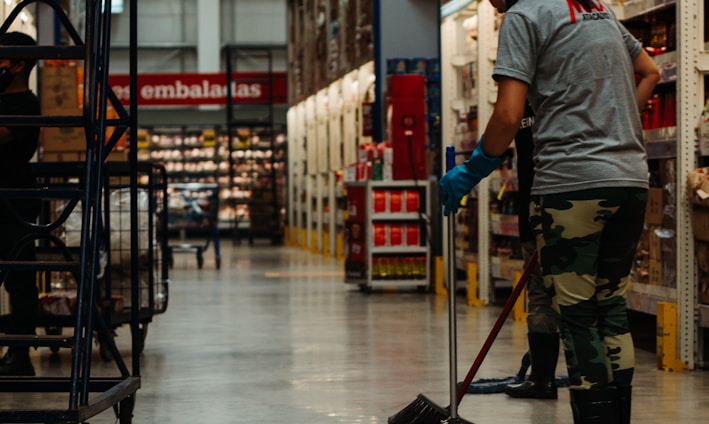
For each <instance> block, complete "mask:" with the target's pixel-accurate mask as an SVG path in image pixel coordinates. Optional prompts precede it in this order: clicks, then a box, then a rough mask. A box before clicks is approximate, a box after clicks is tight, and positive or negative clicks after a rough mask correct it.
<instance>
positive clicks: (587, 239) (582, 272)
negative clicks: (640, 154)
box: [530, 188, 647, 388]
mask: <svg viewBox="0 0 709 424" xmlns="http://www.w3.org/2000/svg"><path fill="white" fill-rule="evenodd" d="M646 201H647V190H645V189H638V188H602V189H594V190H582V191H577V192H569V193H560V194H551V195H542V196H532V203H531V205H530V222H531V225H532V229H533V232H534V235H535V237H536V240H537V249H539V254H540V264H541V272H542V276H543V278H544V284H545V286H546V287H548V288H550V289H551V290H552V296H553V297H552V304H553V305H554V308H555V309H556V310H557V311H558V313H559V318H560V321H559V329H560V332H561V337H562V340H563V344H564V352H565V359H566V366H567V369H568V373H569V381H570V384H571V387H572V388H593V387H604V386H606V385H607V384H609V383H611V382H612V383H614V384H618V385H630V383H631V380H632V376H633V369H634V366H635V352H634V349H633V341H632V337H631V335H630V330H629V325H628V317H627V311H626V307H627V305H626V301H625V291H626V288H627V284H628V274H629V273H630V268H631V264H632V261H633V256H634V254H635V249H636V247H637V244H638V240H639V238H640V234H641V232H642V228H643V222H644V215H645V204H646Z"/></svg>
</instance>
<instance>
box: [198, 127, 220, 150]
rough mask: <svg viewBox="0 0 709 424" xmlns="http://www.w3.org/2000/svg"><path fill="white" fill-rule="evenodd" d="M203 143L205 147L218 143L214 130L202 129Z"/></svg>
mask: <svg viewBox="0 0 709 424" xmlns="http://www.w3.org/2000/svg"><path fill="white" fill-rule="evenodd" d="M202 140H203V141H202V143H203V145H204V147H214V146H216V145H217V134H216V133H215V132H214V130H204V131H202Z"/></svg>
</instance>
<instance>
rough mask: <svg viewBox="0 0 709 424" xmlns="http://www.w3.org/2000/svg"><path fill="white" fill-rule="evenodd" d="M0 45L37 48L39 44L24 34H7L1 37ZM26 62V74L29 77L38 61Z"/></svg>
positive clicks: (27, 60)
mask: <svg viewBox="0 0 709 424" xmlns="http://www.w3.org/2000/svg"><path fill="white" fill-rule="evenodd" d="M0 45H3V46H36V45H37V42H36V41H35V39H34V38H32V37H30V36H29V35H27V34H25V33H24V32H18V31H13V32H7V33H5V34H4V35H2V36H0ZM22 61H23V62H25V72H26V73H27V75H29V74H30V72H32V68H34V66H35V65H36V64H37V60H36V59H22Z"/></svg>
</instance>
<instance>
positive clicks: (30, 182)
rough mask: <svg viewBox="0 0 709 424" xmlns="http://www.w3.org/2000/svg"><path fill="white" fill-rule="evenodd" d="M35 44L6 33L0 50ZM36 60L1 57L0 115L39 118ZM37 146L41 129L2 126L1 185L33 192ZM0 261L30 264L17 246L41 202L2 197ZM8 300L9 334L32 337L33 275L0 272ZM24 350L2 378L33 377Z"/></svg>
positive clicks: (0, 366) (25, 249)
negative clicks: (33, 86) (33, 78)
mask: <svg viewBox="0 0 709 424" xmlns="http://www.w3.org/2000/svg"><path fill="white" fill-rule="evenodd" d="M33 45H36V42H35V40H34V39H33V38H32V37H30V36H28V35H26V34H23V33H20V32H8V33H6V34H4V35H3V36H1V37H0V46H33ZM35 64H36V61H35V60H33V59H22V60H9V59H0V116H7V115H20V116H30V115H39V114H40V113H41V112H40V104H39V99H38V98H37V96H36V95H35V94H34V93H33V92H32V91H31V90H30V88H29V77H30V72H31V71H32V68H34V66H35ZM38 144H39V127H36V126H35V127H24V126H6V127H0V187H2V188H33V187H36V184H37V182H36V179H35V178H34V176H33V175H32V171H31V168H30V165H29V162H30V160H31V159H32V157H33V156H34V154H35V151H36V150H37V146H38ZM0 200H1V201H0V226H1V227H0V234H1V236H0V258H2V259H3V260H16V261H34V260H35V250H34V244H33V243H32V242H29V243H22V245H20V244H19V243H18V242H19V241H20V240H21V239H22V238H23V237H25V236H26V235H28V234H29V233H31V230H30V228H29V227H28V226H27V225H23V221H25V222H34V221H35V220H36V219H37V217H38V215H39V201H38V200H34V199H12V198H4V199H0ZM2 274H4V275H2V276H1V277H2V281H3V283H4V284H5V289H6V290H7V292H8V294H9V297H10V317H9V318H10V319H9V324H8V326H7V328H5V332H6V333H7V334H35V328H36V326H37V318H38V303H39V301H38V288H37V284H36V273H35V271H12V272H6V273H2ZM34 374H35V372H34V367H33V366H32V362H31V361H30V357H29V348H28V347H10V348H9V349H8V350H7V352H6V354H5V356H4V357H3V358H2V359H1V360H0V375H18V376H32V375H34Z"/></svg>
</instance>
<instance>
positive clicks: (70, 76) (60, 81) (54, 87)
mask: <svg viewBox="0 0 709 424" xmlns="http://www.w3.org/2000/svg"><path fill="white" fill-rule="evenodd" d="M39 84H40V102H41V106H42V114H43V115H61V113H59V112H57V111H65V110H72V109H76V110H78V109H79V94H78V92H79V91H78V82H77V72H76V66H43V67H41V68H40V69H39Z"/></svg>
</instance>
